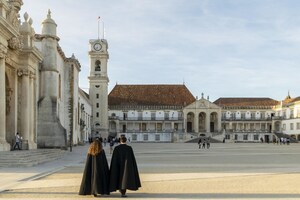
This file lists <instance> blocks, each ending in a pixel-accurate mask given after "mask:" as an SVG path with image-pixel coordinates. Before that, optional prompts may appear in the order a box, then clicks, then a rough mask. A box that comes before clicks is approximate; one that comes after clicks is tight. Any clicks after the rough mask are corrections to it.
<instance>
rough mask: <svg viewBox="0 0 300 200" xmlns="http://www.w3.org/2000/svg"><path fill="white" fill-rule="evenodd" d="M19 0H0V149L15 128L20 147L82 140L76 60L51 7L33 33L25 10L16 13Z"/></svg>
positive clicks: (10, 141)
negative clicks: (66, 52) (63, 42)
mask: <svg viewBox="0 0 300 200" xmlns="http://www.w3.org/2000/svg"><path fill="white" fill-rule="evenodd" d="M22 4H23V2H22V0H8V1H7V0H0V15H1V17H0V92H1V95H0V151H8V150H10V149H11V148H12V146H13V143H14V139H15V134H16V133H17V132H18V133H20V135H21V137H22V140H23V145H22V146H23V149H36V148H66V147H67V146H68V145H76V144H78V143H79V142H81V141H83V140H84V135H83V134H82V133H81V131H82V130H81V127H80V121H81V120H80V116H79V114H80V103H79V87H78V81H79V80H78V74H79V72H80V68H81V66H80V63H79V62H78V60H77V59H76V58H75V56H74V55H72V56H71V57H69V58H68V57H66V56H65V55H64V52H63V51H62V49H61V48H60V46H59V43H58V42H59V37H58V36H57V35H56V26H57V25H56V23H55V21H54V20H53V19H52V18H51V12H50V11H48V15H47V17H46V19H45V20H44V21H43V23H42V25H43V26H42V33H41V34H36V33H35V31H34V29H33V27H32V23H33V20H32V19H31V18H30V17H29V15H28V14H27V13H25V14H24V16H23V20H21V19H19V11H20V8H21V6H22ZM21 21H23V22H21ZM87 106H88V105H87Z"/></svg>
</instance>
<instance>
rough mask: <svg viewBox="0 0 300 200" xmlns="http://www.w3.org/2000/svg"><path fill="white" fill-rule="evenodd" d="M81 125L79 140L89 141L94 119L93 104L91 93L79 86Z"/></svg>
mask: <svg viewBox="0 0 300 200" xmlns="http://www.w3.org/2000/svg"><path fill="white" fill-rule="evenodd" d="M78 102H79V108H80V109H79V113H78V116H79V122H78V123H79V126H80V137H79V135H78V137H77V140H78V141H79V142H87V141H88V139H89V137H90V136H92V128H91V120H92V105H91V102H90V98H89V95H88V94H87V93H86V92H85V91H83V90H82V89H80V88H79V100H78Z"/></svg>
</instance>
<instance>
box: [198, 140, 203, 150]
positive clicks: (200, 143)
mask: <svg viewBox="0 0 300 200" xmlns="http://www.w3.org/2000/svg"><path fill="white" fill-rule="evenodd" d="M198 145H199V149H201V145H202V139H201V138H199V140H198Z"/></svg>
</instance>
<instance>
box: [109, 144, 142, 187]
mask: <svg viewBox="0 0 300 200" xmlns="http://www.w3.org/2000/svg"><path fill="white" fill-rule="evenodd" d="M139 187H141V182H140V177H139V172H138V168H137V164H136V161H135V157H134V154H133V150H132V148H131V146H128V145H126V144H120V145H119V146H116V147H115V149H114V152H113V155H112V158H111V164H110V184H109V188H110V191H111V192H112V191H116V190H120V189H129V190H138V188H139Z"/></svg>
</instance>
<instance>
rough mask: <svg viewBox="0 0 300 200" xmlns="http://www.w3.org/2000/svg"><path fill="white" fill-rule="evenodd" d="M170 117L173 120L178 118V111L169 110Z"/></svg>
mask: <svg viewBox="0 0 300 200" xmlns="http://www.w3.org/2000/svg"><path fill="white" fill-rule="evenodd" d="M169 118H170V119H171V120H177V119H178V111H175V110H170V111H169Z"/></svg>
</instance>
